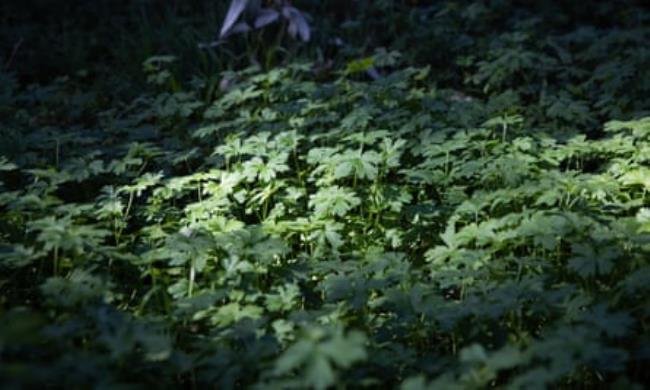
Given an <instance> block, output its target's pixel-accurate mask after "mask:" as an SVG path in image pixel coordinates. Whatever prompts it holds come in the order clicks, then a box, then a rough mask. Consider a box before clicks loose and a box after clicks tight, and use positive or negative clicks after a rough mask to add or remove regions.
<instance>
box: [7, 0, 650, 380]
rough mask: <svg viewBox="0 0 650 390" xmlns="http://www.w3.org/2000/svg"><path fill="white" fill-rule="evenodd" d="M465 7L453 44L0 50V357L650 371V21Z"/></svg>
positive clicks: (273, 376) (282, 376)
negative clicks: (126, 54)
mask: <svg viewBox="0 0 650 390" xmlns="http://www.w3.org/2000/svg"><path fill="white" fill-rule="evenodd" d="M308 3H309V2H305V5H303V6H304V8H305V9H308V10H309V9H310V8H309V6H308ZM420 3H422V2H420ZM495 3H500V2H495ZM386 4H388V5H391V6H394V7H395V9H396V10H399V9H400V7H405V5H404V4H401V5H399V4H393V2H383V1H380V2H376V4H375V5H374V6H373V7H379V8H381V7H382V6H384V5H386ZM455 6H457V4H456V3H454V2H447V3H444V4H443V3H441V4H437V5H435V6H431V7H432V8H431V9H434V8H435V9H436V10H437V12H436V13H432V14H428V13H424V14H420V16H421V17H422V18H423V20H427V19H426V17H427V15H433V16H432V17H435V20H437V21H440V23H439V24H437V25H436V26H437V27H432V28H431V29H430V30H429V33H431V34H433V35H436V34H438V33H440V34H443V33H444V34H445V35H437V36H438V37H439V38H440V39H442V37H443V36H447V35H450V36H451V35H454V34H456V36H459V37H460V36H461V35H460V34H461V33H462V32H463V31H466V30H465V28H466V25H465V24H463V23H460V22H459V21H462V20H463V18H470V17H471V18H474V19H475V20H477V21H482V22H481V23H484V24H481V25H479V26H477V27H476V31H479V30H481V29H486V28H488V27H490V26H500V27H499V28H503V29H504V31H500V30H497V32H496V33H495V35H493V36H489V37H486V38H485V40H476V39H474V38H472V39H470V38H469V37H470V35H472V34H473V32H472V30H467V31H466V32H467V34H468V35H467V37H468V38H467V40H466V45H465V46H462V45H461V46H459V49H458V50H459V51H455V52H453V56H452V57H453V58H454V59H455V61H456V64H455V65H454V66H453V67H450V66H446V65H445V64H444V63H443V62H435V61H434V62H433V63H432V64H430V66H419V65H418V66H415V65H412V63H415V62H417V61H416V58H417V56H418V55H420V54H422V53H417V52H416V51H415V49H416V48H415V49H413V51H404V50H403V51H397V50H394V49H393V48H392V47H391V45H387V47H389V48H390V49H381V48H379V49H376V50H372V51H369V52H367V53H364V52H363V51H362V50H360V51H356V52H355V56H356V57H355V56H353V57H354V59H353V60H349V61H343V60H341V62H342V63H341V64H340V65H333V68H332V69H331V72H330V74H328V75H326V76H325V77H323V75H322V74H319V73H318V72H315V71H314V69H315V66H316V65H317V64H314V63H302V62H299V61H292V62H291V63H288V64H286V65H285V66H281V67H275V68H272V69H269V70H260V69H259V68H258V67H250V68H246V69H244V70H239V71H232V70H224V71H223V72H221V73H218V74H217V75H215V74H207V75H202V74H201V73H200V72H197V73H195V74H191V75H189V76H188V77H180V74H182V72H179V68H181V69H183V66H182V65H181V64H179V63H181V62H182V61H183V58H182V57H180V56H172V55H156V56H150V57H148V58H146V59H143V61H142V63H138V66H139V67H141V68H140V69H141V70H139V71H141V72H142V83H143V84H146V87H144V88H143V90H142V91H141V92H140V93H139V94H137V96H135V97H133V98H132V99H120V98H118V97H117V96H113V97H112V98H111V99H107V98H106V94H108V93H111V91H104V90H103V89H102V88H100V86H102V85H103V84H101V83H100V84H91V83H89V80H88V78H89V75H88V73H87V72H85V71H83V70H82V69H76V71H75V72H69V75H68V76H62V77H58V78H56V79H53V80H51V81H49V82H42V83H40V84H36V83H33V84H28V85H26V84H25V83H24V82H21V81H20V79H21V77H22V76H21V75H16V74H14V73H10V72H6V71H2V72H0V122H1V123H2V127H0V137H1V139H2V142H0V288H1V290H0V383H2V384H3V385H5V386H8V387H9V388H12V387H15V388H23V387H29V386H39V385H42V384H47V385H49V386H51V387H55V388H56V387H72V388H78V387H82V388H85V387H110V388H112V387H117V386H121V385H140V386H143V387H144V386H157V387H179V386H187V387H193V388H202V387H217V388H234V387H253V388H316V389H325V388H330V387H334V386H336V387H341V388H344V387H353V388H356V387H370V388H377V387H387V388H389V387H401V388H403V389H409V390H410V389H438V388H444V389H447V388H489V387H509V388H544V387H559V388H574V387H612V388H616V387H618V388H623V387H625V388H627V387H629V388H643V386H644V385H647V384H648V383H649V379H648V374H647V372H646V371H645V367H646V366H647V365H648V360H649V359H650V332H649V330H650V329H649V326H650V324H649V323H648V318H649V314H650V300H648V298H647V297H648V294H649V293H650V291H649V289H650V264H649V262H648V258H650V195H649V194H648V190H649V189H650V112H648V110H649V107H650V100H649V99H648V96H650V95H648V92H650V91H649V89H650V83H649V82H648V81H649V80H650V77H649V75H648V69H650V66H648V65H649V63H648V62H649V61H650V51H648V49H647V48H645V46H644V44H643V43H644V42H647V40H648V37H649V36H650V29H649V28H648V27H647V26H648V25H647V24H645V25H644V24H643V23H640V22H639V23H636V22H630V23H628V24H624V25H622V26H623V27H612V26H611V25H607V24H604V25H603V26H599V25H598V24H597V23H595V22H593V21H591V22H592V24H593V25H592V27H578V28H568V27H567V28H565V29H564V31H560V28H559V27H558V28H557V29H556V30H554V31H555V33H554V34H553V35H552V36H548V37H546V38H545V39H540V35H539V33H540V29H541V26H540V24H542V23H543V22H544V21H545V19H542V20H541V21H540V20H538V18H535V17H529V16H530V15H529V14H527V13H526V12H528V11H526V9H525V8H523V10H521V9H519V8H516V7H514V6H512V7H514V8H513V9H515V10H519V11H520V13H519V14H517V15H518V23H517V24H516V25H514V26H511V25H510V24H508V23H506V22H504V21H500V20H501V18H502V17H501V16H499V14H495V13H496V12H497V11H498V10H499V7H500V6H503V7H505V9H507V10H511V6H507V5H503V4H502V5H499V4H492V5H490V6H485V5H482V3H472V5H471V7H469V8H467V9H464V10H463V11H462V12H461V11H458V9H457V8H455ZM313 7H316V6H315V5H313ZM411 7H413V8H412V9H409V12H407V13H403V12H402V13H397V14H396V15H395V25H393V27H394V28H397V27H395V26H399V22H400V20H401V19H400V17H406V16H408V15H411V16H412V14H411V12H413V10H414V9H415V10H419V9H420V8H418V7H424V5H412V6H411ZM596 8H597V10H598V12H597V13H598V14H599V15H600V14H602V13H603V12H604V11H603V9H605V8H606V6H604V5H601V6H597V7H596ZM311 9H312V10H313V9H315V8H311ZM372 9H373V8H369V11H366V12H370V11H371V10H372ZM427 9H428V8H427ZM634 10H635V13H634V15H628V14H626V15H627V17H630V18H632V19H634V20H637V21H647V20H648V15H649V14H648V13H647V12H646V11H644V10H643V9H642V8H638V7H637V8H634ZM443 11H444V12H443ZM396 12H397V11H396ZM546 12H547V13H548V12H549V11H546ZM490 15H492V17H491V18H490V17H489V16H490ZM544 15H546V14H544ZM483 18H487V19H483ZM506 19H507V18H506ZM331 20H333V19H331ZM508 20H511V19H508ZM323 23H324V22H323ZM359 23H367V24H372V19H371V18H370V16H364V17H360V19H359ZM500 23H503V24H500ZM549 23H551V24H553V23H555V24H553V25H554V26H562V23H561V21H554V20H551V21H549ZM315 26H318V23H315ZM504 26H505V27H504ZM350 28H352V27H350ZM368 28H369V29H371V28H372V27H371V26H370V27H368ZM315 29H316V31H318V28H317V27H316V28H315ZM508 29H509V30H508ZM422 31H425V29H418V30H416V31H415V32H416V33H420V32H422ZM459 39H460V38H459ZM316 41H317V39H316ZM454 42H455V43H454V44H460V43H459V42H456V41H454ZM399 44H400V42H399V40H398V41H397V42H396V43H395V47H398V46H399ZM447 44H449V42H448V43H447ZM467 53H473V54H472V55H468V54H467ZM409 65H411V66H409ZM442 68H444V69H445V70H444V71H440V69H442ZM224 69H225V68H224ZM215 80H217V81H219V84H220V85H219V86H217V85H215ZM105 81H106V80H105ZM89 85H94V86H95V87H94V88H89ZM120 85H121V84H120Z"/></svg>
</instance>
